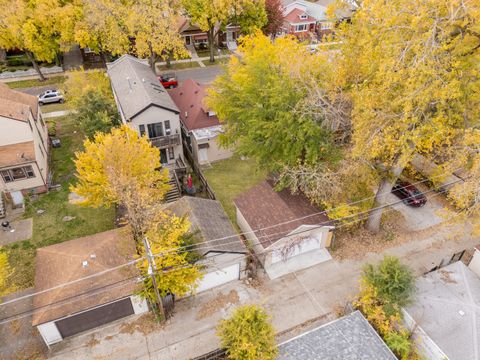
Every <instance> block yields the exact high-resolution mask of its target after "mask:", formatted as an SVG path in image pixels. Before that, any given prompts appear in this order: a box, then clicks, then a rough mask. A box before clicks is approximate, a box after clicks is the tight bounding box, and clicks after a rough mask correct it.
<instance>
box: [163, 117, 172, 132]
mask: <svg viewBox="0 0 480 360" xmlns="http://www.w3.org/2000/svg"><path fill="white" fill-rule="evenodd" d="M164 124H165V135H170V134H171V133H172V130H171V129H170V121H169V120H167V121H165V123H164Z"/></svg>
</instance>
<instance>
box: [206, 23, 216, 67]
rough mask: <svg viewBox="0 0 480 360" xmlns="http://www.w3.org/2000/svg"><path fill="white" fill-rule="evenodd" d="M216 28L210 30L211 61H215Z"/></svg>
mask: <svg viewBox="0 0 480 360" xmlns="http://www.w3.org/2000/svg"><path fill="white" fill-rule="evenodd" d="M214 32H215V29H214V28H213V27H212V28H210V30H208V33H207V34H208V47H209V48H210V62H211V63H213V62H215V39H214V38H215V36H214Z"/></svg>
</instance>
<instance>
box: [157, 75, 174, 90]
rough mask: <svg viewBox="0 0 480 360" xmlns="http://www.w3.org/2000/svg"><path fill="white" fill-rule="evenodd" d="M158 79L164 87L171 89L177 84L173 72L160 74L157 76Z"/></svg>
mask: <svg viewBox="0 0 480 360" xmlns="http://www.w3.org/2000/svg"><path fill="white" fill-rule="evenodd" d="M158 81H160V82H161V83H162V85H163V87H164V88H165V89H173V88H175V87H177V86H178V81H177V78H176V76H175V74H173V73H169V74H161V75H160V76H159V77H158Z"/></svg>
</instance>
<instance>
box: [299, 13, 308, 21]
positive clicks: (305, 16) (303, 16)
mask: <svg viewBox="0 0 480 360" xmlns="http://www.w3.org/2000/svg"><path fill="white" fill-rule="evenodd" d="M306 18H308V15H307V14H302V15H300V19H302V20H305V19H306Z"/></svg>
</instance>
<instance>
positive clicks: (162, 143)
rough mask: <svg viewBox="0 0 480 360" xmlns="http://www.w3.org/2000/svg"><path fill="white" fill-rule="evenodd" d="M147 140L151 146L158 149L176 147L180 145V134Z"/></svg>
mask: <svg viewBox="0 0 480 360" xmlns="http://www.w3.org/2000/svg"><path fill="white" fill-rule="evenodd" d="M149 140H150V142H151V143H152V145H153V146H155V147H158V148H164V147H169V146H176V145H180V134H172V135H165V136H159V137H155V138H150V139H149Z"/></svg>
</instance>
